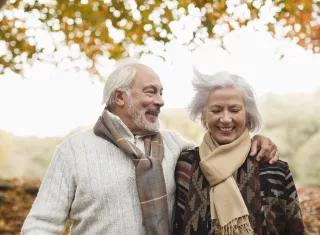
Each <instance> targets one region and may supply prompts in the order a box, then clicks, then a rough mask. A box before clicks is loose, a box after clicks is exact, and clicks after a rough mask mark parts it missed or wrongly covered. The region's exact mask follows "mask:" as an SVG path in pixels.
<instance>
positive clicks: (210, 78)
mask: <svg viewBox="0 0 320 235" xmlns="http://www.w3.org/2000/svg"><path fill="white" fill-rule="evenodd" d="M192 85H193V88H194V90H195V92H196V93H195V96H194V97H193V99H192V100H191V103H190V104H189V106H188V107H187V110H188V112H189V116H190V118H191V120H193V121H194V120H196V119H198V118H200V120H201V123H202V125H203V126H204V128H206V129H207V126H206V121H205V117H204V108H205V106H206V103H207V99H208V96H209V93H210V92H211V91H213V90H215V89H218V88H224V87H230V86H231V87H234V88H236V89H237V90H238V91H240V92H241V93H242V95H243V98H244V104H245V106H246V113H247V128H248V130H249V131H252V132H253V131H257V130H258V129H259V128H260V127H261V115H260V113H259V110H258V106H257V102H256V96H255V93H254V91H253V89H252V87H251V86H250V85H249V83H247V82H246V80H244V79H243V78H242V77H240V76H238V75H235V74H231V73H228V72H219V73H216V74H213V75H204V74H201V73H200V72H199V71H198V70H197V69H196V68H194V79H193V81H192Z"/></svg>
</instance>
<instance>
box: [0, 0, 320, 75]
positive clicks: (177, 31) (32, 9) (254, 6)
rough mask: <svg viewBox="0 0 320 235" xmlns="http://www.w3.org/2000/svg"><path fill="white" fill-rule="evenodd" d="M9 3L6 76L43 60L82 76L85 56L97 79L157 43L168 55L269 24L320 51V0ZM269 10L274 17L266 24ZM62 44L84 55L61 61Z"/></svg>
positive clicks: (2, 16)
mask: <svg viewBox="0 0 320 235" xmlns="http://www.w3.org/2000/svg"><path fill="white" fill-rule="evenodd" d="M9 2H10V3H8V4H7V5H6V6H5V7H4V8H3V9H2V12H0V21H1V22H0V29H1V30H0V40H4V41H5V46H6V48H7V53H5V54H4V55H0V64H1V65H2V69H1V68H0V69H1V70H0V72H1V73H3V71H4V70H3V68H10V69H12V70H13V71H15V72H20V71H23V70H24V69H25V68H27V67H28V65H27V64H26V62H29V63H31V62H34V61H37V60H41V61H49V62H52V63H57V64H60V63H66V62H69V61H78V62H79V63H77V65H76V68H78V69H83V67H81V66H83V64H82V63H81V58H83V56H85V57H86V58H89V60H90V61H92V62H93V63H91V64H90V63H89V67H86V68H85V69H89V70H90V71H91V72H97V68H98V67H99V58H100V56H104V57H109V58H113V59H119V58H122V57H125V56H127V55H131V56H132V55H135V54H136V53H142V52H144V53H148V50H149V49H148V45H149V44H150V43H152V42H155V41H156V42H158V43H159V45H160V47H163V48H165V44H166V43H167V42H169V41H171V40H174V39H177V38H179V35H180V37H181V32H182V31H184V32H185V34H184V35H185V36H183V40H184V41H183V43H185V44H186V45H188V46H189V48H190V49H193V48H195V47H196V46H197V45H200V44H202V43H203V42H205V41H206V40H207V39H208V38H217V39H221V37H222V36H223V35H224V34H225V33H226V32H230V31H232V30H234V29H237V28H239V27H241V26H244V25H248V24H250V23H253V21H254V20H256V19H260V21H261V22H262V24H263V25H262V26H259V27H262V28H267V29H268V30H270V31H271V32H273V33H274V34H275V36H276V37H283V36H286V37H290V38H292V39H296V40H297V41H298V43H299V44H300V45H301V46H303V47H304V48H308V49H313V50H314V51H315V52H319V50H320V48H319V47H320V40H319V38H320V24H319V15H320V10H319V9H320V2H319V1H317V0H277V1H268V0H250V1H249V0H240V1H238V3H236V2H235V1H227V0H215V1H212V0H210V1H209V0H201V1H192V0H184V1H177V0H166V1H160V0H136V1H134V0H131V1H119V0H103V1H102V0H56V1H46V0H40V1H35V0H33V1H27V0H11V1H9ZM273 6H275V7H274V8H272V7H273ZM268 11H270V12H271V13H268V14H267V15H266V17H265V14H266V12H268ZM44 41H45V43H44ZM48 42H50V44H47V43H48ZM48 45H50V46H48ZM63 45H68V46H72V45H73V46H74V47H73V48H79V49H80V51H81V52H82V53H78V54H74V53H73V54H72V53H67V55H66V56H61V53H62V52H61V51H60V50H62V47H63ZM62 54H63V53H62ZM0 67H1V66H0Z"/></svg>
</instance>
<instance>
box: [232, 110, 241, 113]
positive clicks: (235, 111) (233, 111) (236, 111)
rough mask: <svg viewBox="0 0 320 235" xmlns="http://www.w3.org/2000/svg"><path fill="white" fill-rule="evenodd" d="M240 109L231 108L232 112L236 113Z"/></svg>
mask: <svg viewBox="0 0 320 235" xmlns="http://www.w3.org/2000/svg"><path fill="white" fill-rule="evenodd" d="M239 111H240V110H239V109H232V110H231V112H232V113H238V112H239Z"/></svg>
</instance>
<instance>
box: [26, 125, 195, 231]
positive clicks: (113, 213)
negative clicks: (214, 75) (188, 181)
mask: <svg viewBox="0 0 320 235" xmlns="http://www.w3.org/2000/svg"><path fill="white" fill-rule="evenodd" d="M118 127H119V128H120V129H121V131H123V133H124V134H125V135H126V138H128V139H129V140H130V141H132V142H133V143H135V144H136V146H137V147H138V148H140V149H141V150H143V151H144V146H143V137H137V138H135V139H134V136H133V135H132V134H131V132H130V131H129V130H128V129H127V128H126V127H125V126H123V125H120V126H118ZM161 135H162V137H163V141H164V147H165V154H164V155H165V156H164V159H163V162H162V166H163V171H164V177H165V182H166V187H167V192H168V205H169V217H170V218H169V219H170V221H171V217H172V210H173V205H174V200H175V181H174V170H175V167H176V163H177V160H178V157H179V154H180V152H181V151H182V150H185V149H190V148H193V147H194V144H193V143H192V142H188V141H186V140H184V139H183V138H182V137H181V135H180V134H178V133H177V132H174V131H166V130H164V131H161ZM67 219H71V220H72V221H73V226H72V228H71V234H77V235H79V234H81V235H82V234H88V235H89V234H90V235H92V234H95V235H98V234H104V235H105V234H107V235H109V234H110V235H126V234H128V235H129V234H130V235H145V234H146V231H145V229H144V226H143V224H142V214H141V209H140V204H139V198H138V192H137V188H136V177H135V167H134V165H133V162H132V160H131V159H130V158H129V157H128V156H126V155H125V154H124V153H123V152H122V151H121V150H120V149H119V148H117V147H116V146H115V145H113V144H111V143H110V142H108V141H106V140H104V139H102V138H100V137H98V136H96V135H95V134H94V133H93V130H88V131H86V132H82V133H78V134H76V135H73V136H71V137H70V138H68V139H67V140H65V141H64V142H63V143H62V144H61V145H60V146H59V147H58V148H57V151H56V153H55V155H54V157H53V159H52V161H51V163H50V166H49V168H48V171H47V173H46V175H45V177H44V179H43V182H42V185H41V187H40V191H39V193H38V196H37V198H36V200H35V202H34V204H33V206H32V209H31V211H30V213H29V215H28V217H27V218H26V220H25V223H24V225H23V228H22V231H21V234H22V235H26V234H30V235H31V234H32V235H37V234H41V235H44V234H60V233H61V232H62V231H63V230H64V228H65V224H66V220H67Z"/></svg>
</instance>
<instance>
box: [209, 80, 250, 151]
mask: <svg viewBox="0 0 320 235" xmlns="http://www.w3.org/2000/svg"><path fill="white" fill-rule="evenodd" d="M204 115H205V121H206V125H207V128H208V130H209V131H210V134H211V136H212V137H213V138H214V139H215V140H216V141H217V142H218V144H220V145H223V144H229V143H231V142H233V141H234V140H236V139H237V138H239V137H240V135H241V134H242V133H243V132H244V130H245V129H246V123H247V120H246V119H247V118H246V107H245V104H244V100H243V96H242V93H241V92H239V91H238V90H236V89H235V88H233V87H231V86H230V87H226V88H218V89H215V90H213V91H211V92H210V93H209V96H208V99H207V103H206V106H205V110H204Z"/></svg>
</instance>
